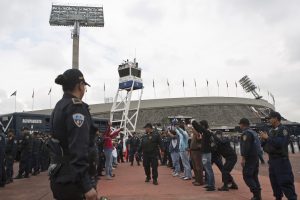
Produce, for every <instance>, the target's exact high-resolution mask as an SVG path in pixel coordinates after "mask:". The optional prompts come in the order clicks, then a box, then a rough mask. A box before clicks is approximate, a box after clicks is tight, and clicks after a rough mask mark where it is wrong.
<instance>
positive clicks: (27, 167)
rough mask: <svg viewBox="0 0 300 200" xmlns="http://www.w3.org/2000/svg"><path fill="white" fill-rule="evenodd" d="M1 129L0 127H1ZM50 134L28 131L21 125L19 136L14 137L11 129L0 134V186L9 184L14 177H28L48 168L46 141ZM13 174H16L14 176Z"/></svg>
mask: <svg viewBox="0 0 300 200" xmlns="http://www.w3.org/2000/svg"><path fill="white" fill-rule="evenodd" d="M1 130H2V129H1ZM50 137H51V136H50V135H48V134H43V133H39V132H33V133H31V132H30V129H29V128H27V127H23V128H22V131H21V137H20V139H19V140H17V139H16V136H15V133H14V132H13V130H8V131H7V133H6V134H4V133H3V132H2V133H1V134H0V143H1V145H0V150H1V152H0V154H1V156H0V167H1V169H0V170H1V171H0V172H1V173H0V187H4V186H5V185H6V184H10V183H12V182H13V180H14V179H22V178H29V177H30V175H32V176H36V175H38V174H39V173H41V172H45V171H47V170H48V167H49V163H50V159H49V151H48V148H47V141H48V140H49V138H50ZM16 160H18V161H19V167H18V171H17V172H14V163H15V161H16ZM14 174H17V175H16V176H15V177H13V176H14Z"/></svg>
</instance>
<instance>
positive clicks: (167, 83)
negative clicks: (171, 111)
mask: <svg viewBox="0 0 300 200" xmlns="http://www.w3.org/2000/svg"><path fill="white" fill-rule="evenodd" d="M167 85H168V87H169V86H170V83H169V80H168V79H167Z"/></svg>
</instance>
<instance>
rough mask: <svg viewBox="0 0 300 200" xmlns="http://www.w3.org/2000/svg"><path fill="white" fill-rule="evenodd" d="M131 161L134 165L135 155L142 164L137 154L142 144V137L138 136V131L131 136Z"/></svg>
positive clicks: (138, 162)
mask: <svg viewBox="0 0 300 200" xmlns="http://www.w3.org/2000/svg"><path fill="white" fill-rule="evenodd" d="M128 144H129V161H130V163H131V164H130V165H131V166H133V161H134V157H135V159H136V162H137V164H138V166H140V159H139V156H138V155H137V152H138V148H139V146H140V139H139V138H138V137H137V136H136V132H134V133H132V137H131V138H130V140H129V142H128Z"/></svg>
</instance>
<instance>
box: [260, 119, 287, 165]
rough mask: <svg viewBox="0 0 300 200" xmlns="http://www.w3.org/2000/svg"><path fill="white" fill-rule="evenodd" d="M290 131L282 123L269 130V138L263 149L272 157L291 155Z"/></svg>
mask: <svg viewBox="0 0 300 200" xmlns="http://www.w3.org/2000/svg"><path fill="white" fill-rule="evenodd" d="M288 146H289V132H288V130H287V129H286V127H284V126H282V125H281V124H280V125H279V126H278V127H277V128H275V129H274V128H272V129H271V130H270V131H269V138H268V140H267V141H266V142H265V144H264V146H263V149H264V151H265V152H267V153H268V154H269V158H270V159H275V158H288V156H289V149H288Z"/></svg>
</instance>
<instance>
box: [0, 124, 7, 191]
mask: <svg viewBox="0 0 300 200" xmlns="http://www.w3.org/2000/svg"><path fill="white" fill-rule="evenodd" d="M5 139H6V136H5V134H4V133H3V130H2V125H1V123H0V187H4V186H5V183H6V173H5V165H4V163H5V144H6V141H5Z"/></svg>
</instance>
